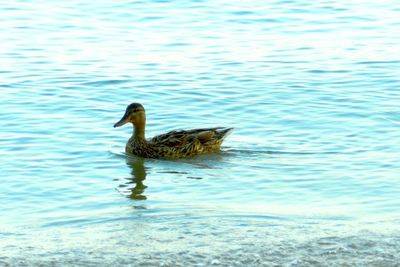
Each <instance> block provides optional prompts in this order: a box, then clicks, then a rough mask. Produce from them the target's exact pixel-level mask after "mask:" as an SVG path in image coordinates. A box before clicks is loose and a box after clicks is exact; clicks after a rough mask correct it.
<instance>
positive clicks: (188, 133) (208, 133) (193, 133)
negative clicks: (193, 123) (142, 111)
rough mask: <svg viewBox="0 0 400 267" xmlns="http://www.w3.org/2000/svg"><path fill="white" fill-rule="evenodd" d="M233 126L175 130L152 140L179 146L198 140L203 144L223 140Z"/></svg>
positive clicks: (161, 143)
mask: <svg viewBox="0 0 400 267" xmlns="http://www.w3.org/2000/svg"><path fill="white" fill-rule="evenodd" d="M232 131H233V128H224V127H215V128H202V129H193V130H175V131H170V132H168V133H165V134H161V135H158V136H155V137H153V138H152V139H151V140H150V142H152V143H154V144H158V145H163V146H169V147H179V146H182V145H185V144H187V143H188V142H189V143H190V142H195V140H198V141H199V142H200V143H201V144H210V145H212V144H213V143H217V142H222V140H223V139H224V138H225V137H226V136H227V135H228V134H229V133H230V132H232Z"/></svg>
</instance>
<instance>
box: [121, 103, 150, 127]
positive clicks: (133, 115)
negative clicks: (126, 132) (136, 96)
mask: <svg viewBox="0 0 400 267" xmlns="http://www.w3.org/2000/svg"><path fill="white" fill-rule="evenodd" d="M128 122H130V123H132V124H133V125H135V126H137V125H144V124H145V123H146V113H145V111H144V107H143V106H142V105H141V104H139V103H132V104H130V105H129V106H127V107H126V111H125V114H124V116H122V118H121V119H120V120H119V122H117V123H116V124H114V128H115V127H120V126H122V125H124V124H126V123H128Z"/></svg>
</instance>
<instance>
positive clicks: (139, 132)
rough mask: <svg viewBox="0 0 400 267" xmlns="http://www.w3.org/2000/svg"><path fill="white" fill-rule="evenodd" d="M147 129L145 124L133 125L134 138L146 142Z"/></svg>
mask: <svg viewBox="0 0 400 267" xmlns="http://www.w3.org/2000/svg"><path fill="white" fill-rule="evenodd" d="M145 128H146V125H145V124H144V123H143V124H142V123H140V124H134V125H133V135H132V138H134V139H135V140H137V141H143V142H144V141H145V140H146V139H145V133H144V130H145Z"/></svg>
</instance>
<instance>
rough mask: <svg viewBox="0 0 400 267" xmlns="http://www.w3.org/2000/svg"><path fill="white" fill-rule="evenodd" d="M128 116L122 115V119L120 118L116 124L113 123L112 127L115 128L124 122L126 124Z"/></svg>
mask: <svg viewBox="0 0 400 267" xmlns="http://www.w3.org/2000/svg"><path fill="white" fill-rule="evenodd" d="M127 119H128V117H127V116H125V115H124V116H123V117H122V119H120V120H119V122H117V123H116V124H114V128H116V127H120V126H122V125H124V124H127V123H128V120H127Z"/></svg>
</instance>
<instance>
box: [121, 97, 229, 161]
mask: <svg viewBox="0 0 400 267" xmlns="http://www.w3.org/2000/svg"><path fill="white" fill-rule="evenodd" d="M127 123H131V124H132V125H133V133H132V137H131V138H129V140H128V142H127V143H126V146H125V152H126V153H128V154H133V155H136V156H139V157H143V158H185V157H190V156H195V155H199V154H209V153H214V152H218V151H220V147H221V144H222V142H223V141H224V139H225V137H226V136H227V135H228V134H229V133H231V132H232V131H233V128H227V127H214V128H201V129H191V130H173V131H170V132H167V133H165V134H161V135H157V136H154V137H153V138H151V139H146V137H145V127H146V112H145V109H144V107H143V105H141V104H140V103H132V104H130V105H128V106H127V107H126V110H125V114H124V115H123V116H122V118H121V119H120V120H119V121H118V122H117V123H115V124H114V128H116V127H120V126H123V125H125V124H127Z"/></svg>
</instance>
